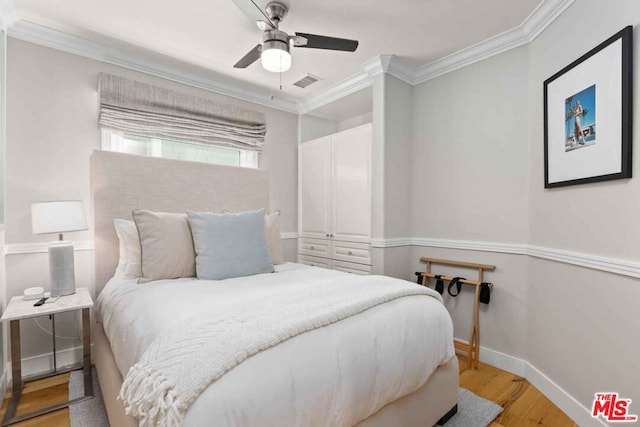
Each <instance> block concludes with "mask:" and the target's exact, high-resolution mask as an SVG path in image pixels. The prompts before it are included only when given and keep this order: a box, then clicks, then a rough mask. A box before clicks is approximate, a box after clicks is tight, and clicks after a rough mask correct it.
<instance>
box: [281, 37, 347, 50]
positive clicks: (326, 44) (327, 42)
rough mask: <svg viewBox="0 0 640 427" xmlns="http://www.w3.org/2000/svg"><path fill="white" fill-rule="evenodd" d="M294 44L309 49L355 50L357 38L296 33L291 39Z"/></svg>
mask: <svg viewBox="0 0 640 427" xmlns="http://www.w3.org/2000/svg"><path fill="white" fill-rule="evenodd" d="M293 44H294V46H297V47H307V48H311V49H329V50H343V51H346V52H355V50H356V49H357V48H358V40H349V39H339V38H336V37H327V36H319V35H316V34H307V33H296V37H294V39H293Z"/></svg>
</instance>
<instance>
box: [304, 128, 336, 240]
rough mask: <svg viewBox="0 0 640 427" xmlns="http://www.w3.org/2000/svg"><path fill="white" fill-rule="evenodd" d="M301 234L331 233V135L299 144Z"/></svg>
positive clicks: (318, 236)
mask: <svg viewBox="0 0 640 427" xmlns="http://www.w3.org/2000/svg"><path fill="white" fill-rule="evenodd" d="M298 153H299V154H298V156H299V157H298V159H299V161H298V176H299V177H300V181H299V182H298V200H299V201H300V202H299V210H300V233H301V236H300V237H311V238H321V239H326V238H328V237H329V234H330V233H331V231H330V230H331V137H330V136H327V137H324V138H320V139H316V140H314V141H309V142H305V143H303V144H300V146H299V147H298Z"/></svg>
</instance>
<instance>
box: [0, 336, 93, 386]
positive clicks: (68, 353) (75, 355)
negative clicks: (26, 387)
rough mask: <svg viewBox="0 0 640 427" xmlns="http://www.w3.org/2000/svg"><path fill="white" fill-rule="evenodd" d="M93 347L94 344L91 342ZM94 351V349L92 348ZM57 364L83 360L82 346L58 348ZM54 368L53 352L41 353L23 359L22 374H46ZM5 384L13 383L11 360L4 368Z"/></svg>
mask: <svg viewBox="0 0 640 427" xmlns="http://www.w3.org/2000/svg"><path fill="white" fill-rule="evenodd" d="M91 347H92V348H93V344H91ZM92 351H93V350H92ZM56 357H57V360H56V364H57V365H58V368H62V367H65V366H68V365H73V364H76V363H80V362H82V346H78V347H72V348H67V349H64V350H58V352H57V356H56ZM52 370H53V356H52V353H45V354H39V355H37V356H31V357H26V358H24V359H22V376H23V377H29V376H32V375H39V374H44V373H47V372H51V371H52ZM3 375H4V378H5V379H6V381H5V384H6V385H7V386H8V385H9V384H11V362H7V363H6V366H5V369H4V374H3Z"/></svg>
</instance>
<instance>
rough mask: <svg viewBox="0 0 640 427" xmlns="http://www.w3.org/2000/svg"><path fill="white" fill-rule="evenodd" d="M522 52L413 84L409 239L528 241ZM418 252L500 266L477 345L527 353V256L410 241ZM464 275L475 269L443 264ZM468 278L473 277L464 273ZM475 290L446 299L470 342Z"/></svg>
mask: <svg viewBox="0 0 640 427" xmlns="http://www.w3.org/2000/svg"><path fill="white" fill-rule="evenodd" d="M528 88H529V82H528V48H527V47H522V48H518V49H515V50H511V51H509V52H507V53H504V54H502V55H498V56H494V57H492V58H489V59H487V60H485V61H482V62H480V63H477V64H473V65H471V66H468V67H465V68H463V69H460V70H458V71H455V72H452V73H449V74H447V75H444V76H442V77H440V78H437V79H434V80H430V81H428V82H425V83H424V84H421V85H419V86H416V87H415V88H414V94H413V146H412V158H411V162H412V163H411V171H412V180H411V182H412V184H411V189H412V192H411V201H412V202H411V218H412V237H417V238H436V239H454V240H471V241H493V242H509V243H525V242H526V241H527V240H528V232H529V227H528V216H529V210H528V197H527V191H526V189H527V188H528V176H527V174H528V167H527V161H528V140H527V133H526V128H527V120H528V117H527V114H528V102H527V96H528ZM421 256H430V257H433V258H447V259H457V260H462V261H472V262H482V263H487V264H494V265H497V266H498V269H497V270H496V272H495V273H491V274H488V276H487V278H488V279H490V280H492V281H494V282H495V283H496V288H495V291H494V295H493V297H492V302H491V306H490V307H483V310H482V312H481V316H480V322H481V325H482V326H481V337H482V338H481V344H482V346H484V347H488V348H491V349H493V350H498V351H501V352H503V353H507V354H510V355H513V356H517V357H523V356H525V351H526V350H525V341H524V336H525V334H526V309H527V305H526V298H527V288H526V284H527V280H526V274H527V262H526V257H523V256H521V255H507V254H496V253H489V252H471V251H460V250H450V249H437V248H423V247H418V246H415V247H414V248H413V251H412V257H411V259H412V261H413V263H414V265H413V267H414V271H418V270H424V268H425V266H424V264H423V265H420V264H419V263H418V260H419V258H420V257H421ZM434 271H435V272H443V273H451V274H454V275H460V274H462V275H466V276H465V277H469V278H472V277H474V276H473V274H474V273H473V272H470V271H466V270H460V269H457V270H456V269H442V268H440V267H436V269H434ZM469 275H471V276H469ZM472 297H473V290H472V289H465V291H464V292H463V295H462V297H461V298H458V299H457V300H456V301H449V302H448V303H447V307H448V308H449V310H450V312H451V313H452V317H453V319H454V324H455V328H454V329H455V335H456V337H457V338H460V339H463V340H468V339H469V329H470V326H471V319H472V316H471V315H472V311H471V305H470V304H471V303H472V302H471V301H472Z"/></svg>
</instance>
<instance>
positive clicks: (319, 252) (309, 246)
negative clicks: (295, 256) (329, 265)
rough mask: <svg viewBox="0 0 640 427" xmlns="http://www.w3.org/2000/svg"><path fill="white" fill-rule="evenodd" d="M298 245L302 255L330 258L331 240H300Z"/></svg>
mask: <svg viewBox="0 0 640 427" xmlns="http://www.w3.org/2000/svg"><path fill="white" fill-rule="evenodd" d="M298 245H299V247H298V253H300V254H302V255H310V256H319V257H321V258H331V240H324V239H309V238H302V239H300V243H299V244H298Z"/></svg>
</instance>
